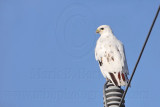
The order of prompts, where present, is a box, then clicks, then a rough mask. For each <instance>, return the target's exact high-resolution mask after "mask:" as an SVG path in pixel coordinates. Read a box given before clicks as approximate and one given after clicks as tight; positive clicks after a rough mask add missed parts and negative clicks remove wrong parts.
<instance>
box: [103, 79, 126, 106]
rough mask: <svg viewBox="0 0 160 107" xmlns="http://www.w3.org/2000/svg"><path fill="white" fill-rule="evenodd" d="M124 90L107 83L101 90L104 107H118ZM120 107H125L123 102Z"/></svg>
mask: <svg viewBox="0 0 160 107" xmlns="http://www.w3.org/2000/svg"><path fill="white" fill-rule="evenodd" d="M123 92H124V90H123V89H121V87H118V86H115V85H113V84H112V83H111V82H110V81H107V82H106V84H105V85H104V89H103V100H104V107H118V106H119V103H120V101H121V98H122V95H123ZM121 107H125V105H124V101H123V104H122V106H121Z"/></svg>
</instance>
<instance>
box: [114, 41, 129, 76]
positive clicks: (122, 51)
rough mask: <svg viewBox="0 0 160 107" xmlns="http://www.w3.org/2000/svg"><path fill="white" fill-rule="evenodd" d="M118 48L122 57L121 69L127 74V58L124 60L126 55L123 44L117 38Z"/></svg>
mask: <svg viewBox="0 0 160 107" xmlns="http://www.w3.org/2000/svg"><path fill="white" fill-rule="evenodd" d="M117 43H118V46H117V47H118V49H119V51H120V54H121V57H122V60H121V61H122V62H121V63H122V67H123V69H122V71H123V72H125V73H126V74H127V75H129V71H128V65H127V60H126V55H125V49H124V46H123V44H122V43H121V42H120V41H119V40H118V42H117Z"/></svg>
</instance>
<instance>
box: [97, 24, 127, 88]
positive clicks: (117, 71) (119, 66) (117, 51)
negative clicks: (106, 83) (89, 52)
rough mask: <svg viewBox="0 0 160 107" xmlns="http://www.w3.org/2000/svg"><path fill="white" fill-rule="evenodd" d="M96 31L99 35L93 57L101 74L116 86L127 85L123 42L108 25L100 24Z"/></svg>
mask: <svg viewBox="0 0 160 107" xmlns="http://www.w3.org/2000/svg"><path fill="white" fill-rule="evenodd" d="M96 33H99V34H100V37H99V39H98V40H97V44H96V48H95V58H96V60H97V61H98V62H99V66H100V70H101V72H102V74H103V76H104V77H105V78H106V79H107V80H110V81H111V82H112V83H113V84H114V85H116V86H127V84H128V77H127V75H128V74H129V72H128V66H127V61H126V57H125V50H124V47H123V44H122V43H121V41H119V40H118V39H117V38H116V37H115V36H114V35H113V33H112V30H111V28H110V27H109V26H108V25H101V26H100V27H98V28H97V31H96Z"/></svg>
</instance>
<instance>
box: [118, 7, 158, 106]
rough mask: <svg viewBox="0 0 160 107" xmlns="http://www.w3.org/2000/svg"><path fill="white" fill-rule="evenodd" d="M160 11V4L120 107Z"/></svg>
mask: <svg viewBox="0 0 160 107" xmlns="http://www.w3.org/2000/svg"><path fill="white" fill-rule="evenodd" d="M159 11H160V5H159V8H158V10H157V13H156V16H155V18H154V20H153V22H152V25H151V27H150V30H149V32H148V35H147V37H146V40H145V42H144V45H143V47H142V50H141V53H140V55H139V57H138V60H137V62H136V65H135V67H134V70H133V72H132V75H131V78H130V80H129V82H128V85H127V87H126V89H125V91H124V93H123V96H122V99H121V102H120V104H119V107H121V105H122V102H123V100H124V98H125V95H126V93H127V90H128V87H129V86H130V83H131V81H132V78H133V76H134V73H135V71H136V68H137V66H138V63H139V61H140V59H141V56H142V54H143V51H144V48H145V46H146V44H147V41H148V39H149V36H150V34H151V31H152V28H153V26H154V23H155V21H156V19H157V16H158V14H159Z"/></svg>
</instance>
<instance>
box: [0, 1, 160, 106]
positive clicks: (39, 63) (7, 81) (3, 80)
mask: <svg viewBox="0 0 160 107" xmlns="http://www.w3.org/2000/svg"><path fill="white" fill-rule="evenodd" d="M159 4H160V1H159V0H148V1H147V0H134V2H130V1H127V0H123V1H111V0H99V1H98V0H97V1H95V0H94V1H91V0H81V1H75V0H57V1H56V0H14V1H12V0H1V1H0V50H1V52H0V59H1V60H0V106H1V107H64V106H66V107H75V106H76V107H88V106H90V107H103V98H102V96H103V93H102V90H103V85H104V83H105V79H104V78H103V76H102V74H101V72H100V69H99V66H98V63H97V62H96V61H95V58H94V48H95V44H96V40H97V39H98V37H99V35H97V34H96V33H95V31H96V28H97V27H98V26H99V25H102V24H107V25H110V26H111V28H112V29H113V32H114V34H115V35H116V37H117V38H118V39H120V40H121V41H122V42H123V44H124V45H125V50H126V57H127V61H128V66H129V71H130V74H131V72H132V70H133V68H134V65H135V63H136V60H137V58H138V55H139V53H140V50H141V47H142V45H143V43H144V40H145V38H146V35H147V33H148V31H149V28H150V26H151V23H152V21H153V18H154V16H155V14H156V11H157V8H158V5H159ZM158 23H160V16H159V17H158V19H157V21H156V24H155V26H154V28H153V31H152V33H151V37H150V39H149V41H148V44H147V46H146V49H145V51H144V54H143V56H142V58H141V61H140V63H139V66H138V68H137V71H136V73H135V76H134V78H133V81H132V83H131V88H129V91H128V93H127V96H126V107H135V106H136V107H151V106H153V107H155V106H158V105H159V100H160V93H159V92H158V91H159V90H160V85H159V82H160V77H159V75H160V72H159V64H160V62H159V60H160V57H159V56H160V48H159V46H160V42H159V40H160V36H159V35H160V30H159V29H160V24H158Z"/></svg>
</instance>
